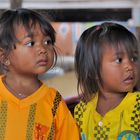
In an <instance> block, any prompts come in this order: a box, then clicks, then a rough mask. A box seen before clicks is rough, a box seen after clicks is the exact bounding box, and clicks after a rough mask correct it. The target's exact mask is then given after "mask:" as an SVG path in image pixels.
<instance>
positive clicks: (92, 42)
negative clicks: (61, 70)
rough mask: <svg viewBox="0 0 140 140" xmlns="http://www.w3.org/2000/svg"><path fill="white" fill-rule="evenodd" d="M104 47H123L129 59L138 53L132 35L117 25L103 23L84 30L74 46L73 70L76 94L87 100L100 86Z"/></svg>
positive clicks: (136, 44)
mask: <svg viewBox="0 0 140 140" xmlns="http://www.w3.org/2000/svg"><path fill="white" fill-rule="evenodd" d="M105 45H108V46H110V47H115V48H116V49H118V48H119V47H120V46H123V47H124V48H125V50H126V51H127V53H128V56H129V57H131V58H132V57H135V54H134V51H136V52H138V53H139V47H138V42H137V39H136V37H135V36H134V34H133V33H131V32H130V31H129V30H128V29H127V28H125V27H124V26H122V25H120V24H118V23H114V22H104V23H102V24H100V25H96V26H92V27H90V28H88V29H87V30H85V31H84V32H83V33H82V35H81V37H80V39H79V40H78V43H77V46H76V52H75V70H76V76H77V79H78V84H77V89H78V92H79V90H80V92H82V93H83V95H84V97H85V99H87V100H89V99H90V98H91V96H93V93H96V92H97V91H98V90H99V85H102V79H101V74H100V70H101V62H102V52H103V49H104V46H105ZM97 79H98V82H97Z"/></svg>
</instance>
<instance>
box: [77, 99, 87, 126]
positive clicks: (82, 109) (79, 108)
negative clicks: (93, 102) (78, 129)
mask: <svg viewBox="0 0 140 140" xmlns="http://www.w3.org/2000/svg"><path fill="white" fill-rule="evenodd" d="M86 107H87V104H86V103H85V102H83V101H80V103H79V104H77V105H76V106H75V108H74V118H75V120H76V122H77V124H78V125H79V126H80V125H81V122H82V118H83V114H84V112H85V110H86Z"/></svg>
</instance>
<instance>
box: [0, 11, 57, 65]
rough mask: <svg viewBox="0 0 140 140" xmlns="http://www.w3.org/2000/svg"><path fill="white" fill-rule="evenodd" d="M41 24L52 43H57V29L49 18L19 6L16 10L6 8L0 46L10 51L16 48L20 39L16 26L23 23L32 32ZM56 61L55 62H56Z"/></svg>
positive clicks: (1, 27) (2, 17) (2, 22)
mask: <svg viewBox="0 0 140 140" xmlns="http://www.w3.org/2000/svg"><path fill="white" fill-rule="evenodd" d="M36 24H39V26H40V28H41V31H42V33H43V34H44V35H46V36H49V37H50V38H51V41H52V42H51V43H52V44H53V45H54V43H55V40H56V39H55V30H54V28H53V27H52V25H51V24H50V21H49V19H48V18H46V17H44V16H43V15H41V14H39V13H37V12H35V11H33V10H29V9H24V8H18V9H14V10H6V11H4V12H3V13H2V15H1V17H0V48H2V49H4V50H5V51H6V52H7V53H9V52H10V51H11V50H12V49H13V48H15V43H16V42H17V41H18V40H17V38H16V35H15V32H16V28H17V26H19V25H23V26H24V27H25V29H26V30H27V32H28V33H32V32H31V30H32V27H35V26H36ZM53 50H54V52H55V63H56V60H57V53H56V50H55V48H53ZM55 63H54V64H55Z"/></svg>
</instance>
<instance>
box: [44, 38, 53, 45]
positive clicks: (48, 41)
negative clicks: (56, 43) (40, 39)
mask: <svg viewBox="0 0 140 140" xmlns="http://www.w3.org/2000/svg"><path fill="white" fill-rule="evenodd" d="M44 45H45V46H50V45H53V43H52V40H51V39H46V40H45V41H44Z"/></svg>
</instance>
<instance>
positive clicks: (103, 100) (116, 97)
mask: <svg viewBox="0 0 140 140" xmlns="http://www.w3.org/2000/svg"><path fill="white" fill-rule="evenodd" d="M135 55H136V56H135V58H129V57H128V55H127V52H126V51H125V49H118V51H117V50H116V49H115V48H113V47H109V46H105V49H104V50H103V58H102V65H101V77H102V80H103V83H102V86H100V91H99V98H98V103H97V111H98V112H99V113H100V114H101V115H102V116H104V115H105V114H106V113H107V112H108V111H110V110H111V109H113V108H115V107H116V106H117V105H118V104H120V102H121V101H122V100H123V98H124V97H125V96H126V93H127V92H128V91H132V90H133V88H134V86H135V85H136V83H137V80H138V79H137V77H138V69H137V67H138V62H137V59H136V58H137V57H138V54H137V53H136V54H135Z"/></svg>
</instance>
